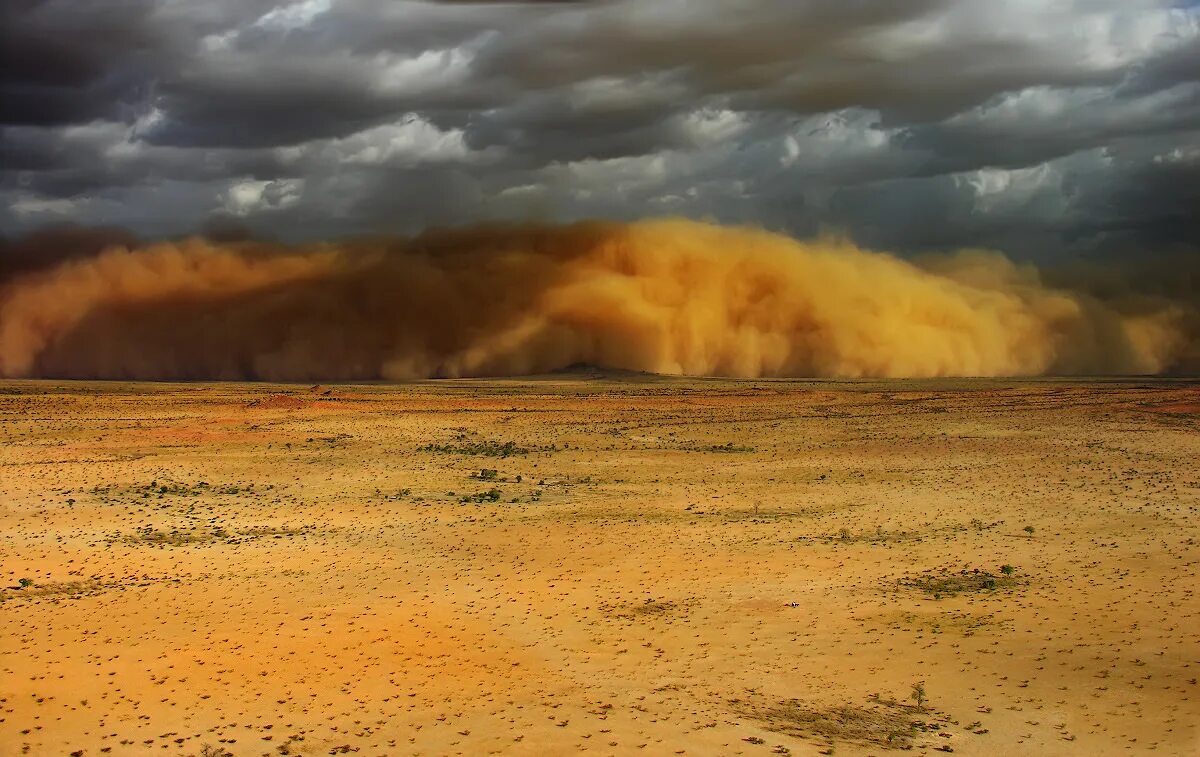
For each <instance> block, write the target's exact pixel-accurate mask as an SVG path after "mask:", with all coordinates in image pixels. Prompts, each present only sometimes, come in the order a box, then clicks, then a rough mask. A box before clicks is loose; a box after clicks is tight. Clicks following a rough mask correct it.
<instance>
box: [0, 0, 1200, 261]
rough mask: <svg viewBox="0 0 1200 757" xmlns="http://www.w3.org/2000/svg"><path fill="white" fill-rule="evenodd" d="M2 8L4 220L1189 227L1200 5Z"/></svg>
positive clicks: (364, 1)
mask: <svg viewBox="0 0 1200 757" xmlns="http://www.w3.org/2000/svg"><path fill="white" fill-rule="evenodd" d="M0 35H2V38H0V63H2V64H3V66H2V69H3V70H2V72H0V96H2V97H0V102H2V103H3V106H2V107H0V202H3V209H2V210H0V224H2V226H3V229H4V231H5V232H6V233H8V234H13V233H20V232H21V231H23V230H26V229H30V228H35V227H37V226H39V225H41V224H45V223H56V222H64V221H71V222H77V223H99V224H124V225H128V226H130V227H131V228H132V229H134V230H135V231H136V232H138V233H142V234H147V235H153V234H173V233H182V232H186V231H188V230H191V229H194V228H196V226H197V225H202V224H204V223H209V224H210V225H211V224H213V223H216V224H218V225H220V224H226V226H227V227H230V228H232V225H236V227H237V228H238V229H249V230H252V231H253V232H254V233H261V234H272V235H279V236H282V237H285V238H290V237H321V236H331V235H344V234H355V233H374V232H379V231H387V230H416V229H419V228H421V227H423V226H425V225H429V224H450V223H462V222H471V221H475V220H480V219H489V218H506V217H519V218H529V217H536V218H540V219H568V218H580V217H587V216H607V217H614V218H632V217H638V216H644V215H653V214H682V215H689V216H694V217H712V218H717V219H720V220H726V221H735V222H751V223H761V224H764V225H767V226H770V227H773V228H781V229H785V230H790V231H793V232H796V233H815V232H817V231H820V230H822V229H841V230H844V231H846V232H848V233H850V234H851V235H853V236H855V237H857V238H858V239H860V240H862V241H864V242H866V243H868V244H871V245H874V246H879V247H889V248H896V249H901V250H918V249H923V248H930V247H944V246H954V245H964V244H966V245H995V246H999V247H1002V248H1005V249H1007V250H1009V251H1010V252H1014V253H1016V254H1019V255H1051V254H1076V253H1079V254H1083V253H1086V252H1088V251H1089V250H1099V249H1116V247H1118V246H1122V247H1126V248H1128V247H1131V246H1136V245H1138V244H1145V245H1152V244H1153V245H1167V244H1170V245H1179V244H1195V243H1196V238H1195V237H1196V233H1197V232H1196V224H1195V223H1194V222H1193V221H1191V219H1190V216H1189V215H1188V211H1187V208H1188V207H1195V204H1194V203H1195V199H1196V198H1195V195H1194V190H1189V189H1187V188H1186V187H1182V188H1181V185H1184V184H1187V183H1188V182H1191V186H1196V178H1197V176H1196V161H1195V157H1194V148H1195V141H1196V139H1195V133H1196V131H1197V130H1198V129H1200V80H1198V75H1197V72H1196V66H1195V64H1194V61H1195V59H1196V57H1197V55H1198V54H1200V13H1198V12H1197V9H1196V8H1195V6H1194V5H1193V6H1191V7H1187V6H1177V5H1173V4H1172V3H1170V2H1167V1H1166V0H1163V2H1157V1H1155V0H1124V1H1123V2H1117V1H1116V0H1090V1H1085V0H1076V1H1075V2H1070V3H1054V4H1048V3H1042V2H1038V1H1037V0H1014V2H1011V3H994V2H985V1H984V0H963V1H961V2H951V1H950V0H916V1H914V2H905V3H891V2H882V1H879V2H876V1H871V0H851V1H847V0H812V1H811V2H782V1H781V0H655V1H654V2H646V1H645V0H613V1H611V2H516V3H493V2H392V1H385V0H342V1H341V2H325V0H289V1H285V0H254V1H253V2H241V1H235V0H214V1H213V2H205V3H167V2H156V1H155V0H119V1H118V2H112V3H104V4H103V8H102V7H101V4H96V3H89V2H85V1H84V0H42V1H41V2H37V1H34V0H14V2H9V3H4V4H3V5H2V6H0ZM1189 151H1193V152H1189ZM1173 155H1174V157H1171V156H1173ZM1188 203H1192V204H1191V205H1190V206H1189V205H1188ZM239 233H241V232H239Z"/></svg>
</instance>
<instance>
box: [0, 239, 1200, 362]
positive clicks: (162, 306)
mask: <svg viewBox="0 0 1200 757" xmlns="http://www.w3.org/2000/svg"><path fill="white" fill-rule="evenodd" d="M46 259H48V260H50V259H52V260H55V261H57V262H53V263H52V264H50V265H49V266H48V267H42V268H41V269H38V268H37V267H36V266H35V265H25V266H24V267H16V268H13V269H11V270H9V271H8V272H7V273H4V272H3V271H0V376H5V377H10V378H13V377H16V378H20V377H60V378H98V379H160V380H171V379H225V380H234V379H250V380H271V381H289V380H296V381H300V380H350V379H359V380H364V379H390V380H398V379H415V378H429V377H471V376H503V375H526V374H538V373H546V372H551V371H555V370H560V369H564V368H568V367H571V366H574V365H579V364H588V365H592V366H597V367H600V368H605V369H617V370H630V371H645V372H652V373H661V374H673V375H697V376H698V375H714V376H727V377H801V376H816V377H887V378H899V377H936V376H1021V375H1044V374H1077V375H1078V374H1158V373H1164V372H1180V371H1191V370H1195V368H1196V366H1197V364H1198V361H1197V346H1196V343H1197V338H1196V335H1197V325H1196V324H1197V320H1198V319H1197V306H1196V301H1195V298H1194V295H1193V296H1191V297H1189V296H1188V295H1187V293H1186V289H1185V290H1184V293H1183V294H1182V295H1181V294H1178V293H1176V294H1175V295H1171V294H1169V293H1165V292H1166V291H1167V290H1163V289H1162V288H1155V287H1144V288H1135V287H1132V286H1130V287H1125V286H1122V285H1121V284H1120V280H1121V276H1120V275H1117V274H1116V273H1108V274H1105V275H1104V276H1102V277H1100V278H1102V279H1103V283H1104V285H1103V286H1094V287H1090V288H1089V287H1088V286H1087V284H1086V282H1082V283H1081V282H1074V283H1073V288H1066V287H1063V286H1061V285H1060V286H1052V285H1049V284H1047V283H1046V282H1047V280H1048V277H1045V276H1043V275H1042V273H1041V272H1039V271H1038V270H1037V269H1036V268H1035V267H1033V266H1030V265H1018V264H1015V263H1013V262H1011V261H1010V260H1008V259H1006V258H1005V257H1004V256H1002V255H1000V254H998V253H991V252H985V251H962V252H958V253H955V254H951V255H944V256H933V257H923V258H920V259H918V260H917V261H906V260H903V259H901V258H899V257H896V256H893V255H890V254H887V253H884V252H878V251H870V250H864V249H860V248H858V247H856V246H855V245H854V244H853V243H851V242H849V241H845V240H842V239H838V238H825V239H818V240H812V241H798V240H794V239H791V238H789V237H786V236H782V235H778V234H774V233H771V232H767V231H763V230H760V229H755V228H746V227H722V226H717V225H712V224H705V223H698V222H692V221H684V220H674V219H668V220H652V221H642V222H637V223H632V224H620V223H607V222H587V223H578V224H572V225H561V226H559V225H541V224H529V225H497V226H479V227H472V228H466V229H454V230H439V231H431V232H427V233H425V234H422V235H419V236H416V237H412V238H376V239H359V240H354V241H346V242H339V243H324V244H311V245H305V246H283V245H279V244H274V243H264V242H254V241H228V242H219V241H213V240H205V239H200V238H194V239H187V240H182V241H176V242H163V243H148V244H140V243H136V242H132V243H131V242H130V241H128V240H120V239H118V240H117V241H116V242H115V243H113V244H109V245H108V246H106V247H104V249H102V250H101V251H99V252H98V253H96V254H89V255H80V254H76V253H75V252H71V253H69V254H67V253H63V254H61V255H59V256H58V257H57V258H56V257H55V256H54V254H53V251H50V252H49V253H47V256H46ZM1093 273H1095V272H1093ZM1101 273H1103V272H1101ZM1093 278H1096V277H1095V276H1094V277H1093Z"/></svg>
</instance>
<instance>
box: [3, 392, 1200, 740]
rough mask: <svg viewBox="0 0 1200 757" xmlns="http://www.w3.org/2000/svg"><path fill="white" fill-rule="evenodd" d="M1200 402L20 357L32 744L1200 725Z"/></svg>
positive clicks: (1078, 733)
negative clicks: (150, 374)
mask: <svg viewBox="0 0 1200 757" xmlns="http://www.w3.org/2000/svg"><path fill="white" fill-rule="evenodd" d="M1198 428H1200V385H1198V384H1196V383H1187V382H1178V381H1167V380H1162V381H1138V382H1116V381H1111V382H1086V383H1083V382H1078V381H1025V382H990V381H927V382H891V383H880V382H875V383H867V382H852V383H831V382H765V381H764V382H723V381H674V380H656V379H649V378H645V379H643V378H623V379H613V378H607V379H591V380H584V379H581V378H573V377H561V378H553V379H542V380H530V381H524V382H520V381H493V382H473V381H452V382H442V383H432V382H431V383H418V384H412V385H404V386H335V387H332V388H330V387H307V386H263V385H237V384H214V385H149V384H78V383H47V382H8V383H0V573H2V575H0V583H2V584H3V587H2V588H0V599H2V602H0V754H4V755H10V754H11V755H17V754H26V753H28V754H54V755H60V754H84V755H97V754H114V755H117V754H168V755H177V754H182V755H200V754H208V755H213V754H234V755H239V756H240V755H276V754H306V755H325V754H337V753H345V752H357V753H360V754H369V755H393V754H471V755H475V754H485V753H500V752H505V753H514V754H537V755H545V754H572V753H576V752H581V751H588V752H592V753H599V754H639V753H640V754H654V755H658V754H745V755H769V754H795V755H809V754H818V753H819V754H829V753H831V752H832V753H834V754H884V753H888V752H890V751H892V750H901V749H905V748H908V749H911V752H909V753H922V754H924V753H933V752H934V751H936V750H942V751H954V752H958V753H962V754H978V755H998V754H1079V755H1095V754H1131V753H1146V752H1154V753H1157V754H1197V753H1200V726H1198V723H1200V687H1198V686H1197V683H1196V680H1197V677H1198V676H1200V597H1198V596H1197V591H1198V590H1200V582H1198V581H1197V579H1198V577H1200V521H1198V520H1197V514H1198V506H1200V466H1198V465H1197V461H1198V460H1200V434H1198V433H1197V430H1198ZM492 471H494V473H493V472H492ZM464 500H465V501H464ZM922 682H923V686H921V685H922ZM915 687H921V688H923V692H924V697H923V698H922V697H917V698H914V689H915Z"/></svg>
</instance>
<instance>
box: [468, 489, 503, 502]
mask: <svg viewBox="0 0 1200 757" xmlns="http://www.w3.org/2000/svg"><path fill="white" fill-rule="evenodd" d="M502 496H504V492H502V491H500V490H499V489H497V488H495V487H492V488H491V489H488V490H487V491H485V492H478V493H476V494H468V495H466V496H465V497H463V498H462V499H460V500H459V502H462V503H463V504H469V503H472V502H474V503H475V504H477V505H478V504H482V503H484V502H499V501H500V497H502Z"/></svg>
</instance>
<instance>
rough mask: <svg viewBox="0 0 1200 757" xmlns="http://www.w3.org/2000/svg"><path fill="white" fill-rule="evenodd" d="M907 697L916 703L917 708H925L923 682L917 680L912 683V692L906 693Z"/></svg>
mask: <svg viewBox="0 0 1200 757" xmlns="http://www.w3.org/2000/svg"><path fill="white" fill-rule="evenodd" d="M908 698H909V699H911V700H913V701H914V702H916V703H917V708H918V709H924V708H925V699H926V696H925V682H924V681H917V682H916V683H914V684H913V685H912V693H911V694H909V695H908Z"/></svg>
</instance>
